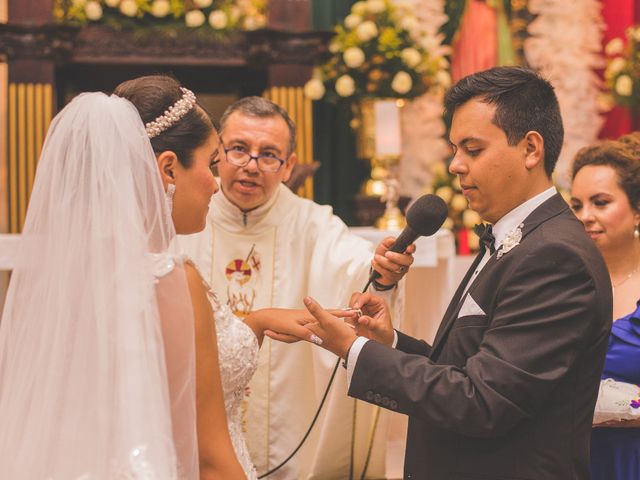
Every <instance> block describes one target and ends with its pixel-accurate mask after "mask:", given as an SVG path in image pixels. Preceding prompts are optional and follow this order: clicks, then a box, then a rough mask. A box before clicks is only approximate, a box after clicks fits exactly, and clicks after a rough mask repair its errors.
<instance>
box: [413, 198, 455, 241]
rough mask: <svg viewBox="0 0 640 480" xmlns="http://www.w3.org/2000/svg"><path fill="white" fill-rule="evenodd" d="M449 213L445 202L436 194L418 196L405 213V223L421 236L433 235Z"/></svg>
mask: <svg viewBox="0 0 640 480" xmlns="http://www.w3.org/2000/svg"><path fill="white" fill-rule="evenodd" d="M448 215H449V209H448V207H447V204H446V203H445V202H444V200H442V199H441V198H440V197H438V196H437V195H432V194H427V195H423V196H421V197H420V198H418V199H417V200H416V201H415V202H413V204H412V205H411V207H410V208H409V210H407V213H406V219H407V225H408V226H409V227H410V228H411V229H412V230H413V231H414V232H416V233H417V234H419V235H421V236H425V237H427V236H429V235H433V234H434V233H436V232H437V231H438V229H439V228H440V227H441V226H442V224H443V223H444V221H445V220H446V219H447V216H448Z"/></svg>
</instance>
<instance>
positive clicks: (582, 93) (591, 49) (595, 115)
mask: <svg viewBox="0 0 640 480" xmlns="http://www.w3.org/2000/svg"><path fill="white" fill-rule="evenodd" d="M600 10H601V5H600V2H599V1H598V0H575V1H573V2H559V1H557V0H530V1H529V11H530V12H531V13H532V14H535V15H537V17H536V19H535V20H534V21H533V22H532V23H531V24H530V25H529V33H530V34H531V37H530V38H528V39H527V40H526V41H525V47H524V49H525V56H526V58H527V61H528V62H529V64H530V65H531V66H532V67H533V68H535V69H537V70H538V71H540V72H541V73H542V75H544V76H545V77H546V78H548V79H549V80H550V81H551V83H552V84H553V86H554V88H555V91H556V95H557V96H558V101H559V103H560V110H561V112H562V118H563V121H564V130H565V139H564V145H563V148H562V153H561V154H560V159H559V161H558V164H557V167H556V173H555V181H556V183H558V184H559V185H561V186H564V187H566V186H568V184H569V174H570V170H571V164H572V163H573V158H574V157H575V154H576V153H577V152H578V150H579V149H580V148H582V147H584V146H586V145H589V144H591V143H593V142H594V141H595V140H596V139H597V136H598V133H599V131H600V129H601V128H602V124H603V122H604V120H603V118H602V117H601V115H600V114H601V113H602V111H603V110H604V108H603V105H601V102H599V98H600V88H599V87H600V80H599V78H598V77H597V75H596V73H595V71H594V70H595V69H597V68H601V67H602V66H603V60H602V55H601V53H600V52H601V43H602V32H603V29H604V24H603V21H602V16H601V13H600Z"/></svg>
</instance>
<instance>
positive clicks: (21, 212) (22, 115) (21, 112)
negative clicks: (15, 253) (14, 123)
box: [17, 83, 27, 230]
mask: <svg viewBox="0 0 640 480" xmlns="http://www.w3.org/2000/svg"><path fill="white" fill-rule="evenodd" d="M26 91H27V84H25V83H19V84H18V139H17V140H18V185H17V186H18V224H19V226H20V230H22V225H23V224H24V217H25V216H26V213H27V112H26V110H27V106H26V103H27V101H26Z"/></svg>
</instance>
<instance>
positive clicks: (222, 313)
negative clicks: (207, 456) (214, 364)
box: [214, 297, 258, 480]
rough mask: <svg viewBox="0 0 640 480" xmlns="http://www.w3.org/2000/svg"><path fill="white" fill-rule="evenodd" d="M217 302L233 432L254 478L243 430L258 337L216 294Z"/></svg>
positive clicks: (222, 370) (236, 446)
mask: <svg viewBox="0 0 640 480" xmlns="http://www.w3.org/2000/svg"><path fill="white" fill-rule="evenodd" d="M214 302H215V305H216V308H215V312H214V313H215V319H216V334H217V336H218V358H219V359H220V376H221V378H222V389H223V390H224V406H225V409H226V412H227V422H228V424H229V434H230V435H231V442H232V443H233V447H234V449H235V451H236V455H237V456H238V460H239V461H240V464H241V465H242V467H243V468H244V471H245V472H246V474H247V478H249V480H254V479H256V478H257V475H256V470H255V467H254V466H253V462H252V461H251V456H250V455H249V450H248V448H247V444H246V443H245V440H244V435H243V433H242V401H243V399H244V396H245V389H246V388H247V385H248V384H249V380H251V377H252V376H253V374H254V372H255V371H256V368H257V366H258V340H257V339H256V336H255V335H254V333H253V331H251V329H250V328H249V327H248V326H247V325H246V324H245V323H244V322H243V321H242V320H240V319H239V318H238V317H236V316H235V315H234V314H233V313H232V312H231V310H230V309H229V307H228V306H227V305H220V304H219V303H218V302H217V300H216V299H215V297H214Z"/></svg>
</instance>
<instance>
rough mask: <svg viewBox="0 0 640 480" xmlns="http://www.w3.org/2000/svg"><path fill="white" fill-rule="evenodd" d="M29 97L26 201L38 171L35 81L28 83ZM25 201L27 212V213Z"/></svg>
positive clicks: (27, 106)
mask: <svg viewBox="0 0 640 480" xmlns="http://www.w3.org/2000/svg"><path fill="white" fill-rule="evenodd" d="M26 87H27V92H26V93H27V98H26V108H25V117H26V124H27V157H26V158H27V165H26V167H27V176H26V185H25V186H26V201H28V199H29V197H31V189H32V188H33V177H34V175H35V172H36V145H35V143H36V121H35V113H36V109H35V98H34V97H35V94H36V87H35V85H34V84H33V83H28V84H27V86H26ZM26 208H27V206H26V203H25V213H26Z"/></svg>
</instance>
